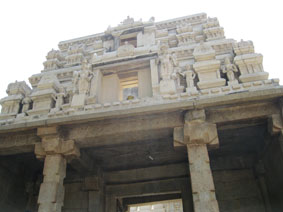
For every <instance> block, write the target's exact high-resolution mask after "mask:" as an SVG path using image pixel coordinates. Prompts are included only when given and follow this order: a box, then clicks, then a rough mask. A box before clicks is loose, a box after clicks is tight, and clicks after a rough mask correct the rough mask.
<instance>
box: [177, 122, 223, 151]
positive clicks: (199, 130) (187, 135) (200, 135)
mask: <svg viewBox="0 0 283 212" xmlns="http://www.w3.org/2000/svg"><path fill="white" fill-rule="evenodd" d="M173 137H174V146H175V147H177V146H183V145H189V144H191V145H194V144H195V145H196V144H207V145H208V146H209V147H210V148H217V147H218V145H219V140H218V133H217V127H216V124H211V123H207V122H195V121H193V122H189V123H185V125H184V127H175V128H174V135H173Z"/></svg>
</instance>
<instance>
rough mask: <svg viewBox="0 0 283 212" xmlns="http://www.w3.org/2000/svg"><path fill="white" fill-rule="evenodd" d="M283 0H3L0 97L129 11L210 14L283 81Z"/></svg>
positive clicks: (161, 16) (162, 15) (162, 16)
mask: <svg viewBox="0 0 283 212" xmlns="http://www.w3.org/2000/svg"><path fill="white" fill-rule="evenodd" d="M282 4H283V1H282V0H269V1H266V0H249V1H248V0H234V1H229V0H226V1H225V0H211V1H209V0H194V1H190V0H168V1H165V0H162V1H159V0H158V1H157V0H139V1H136V0H116V1H114V0H113V1H112V0H102V1H95V0H92V1H91V0H79V1H78V0H77V1H74V0H48V1H42V0H6V1H5V0H1V2H0V29H1V32H0V48H1V51H0V61H1V66H0V67H1V69H0V71H1V77H0V98H2V97H4V96H6V93H5V91H6V88H7V86H8V84H9V83H11V82H14V81H15V80H18V81H22V80H25V81H26V82H28V78H29V77H30V76H31V75H33V74H36V73H39V72H40V71H41V70H42V69H43V65H42V63H43V62H44V61H45V56H46V54H47V52H48V51H50V50H51V49H52V48H55V49H58V47H57V45H58V43H59V42H60V41H63V40H68V39H73V38H76V37H81V36H86V35H90V34H95V33H99V32H103V31H105V30H106V29H107V27H108V25H111V26H116V25H117V24H119V23H120V22H121V21H123V20H124V19H125V18H126V17H127V16H128V15H129V16H131V17H133V18H135V20H139V19H140V18H142V19H143V20H144V21H147V20H148V19H149V18H150V17H152V16H154V17H155V21H163V20H167V19H171V18H177V17H181V16H186V15H192V14H196V13H201V12H205V13H207V15H208V16H209V17H217V18H218V19H219V21H220V25H221V26H222V27H224V30H225V35H226V38H234V39H236V40H240V39H244V40H252V41H253V42H254V45H255V50H256V52H258V53H262V54H263V56H264V60H263V61H264V62H263V65H264V69H265V71H267V72H269V73H270V78H280V79H281V81H283V72H282V70H281V69H282V68H281V66H282V63H281V62H282V61H283V43H282V40H283V30H282V26H283V24H282V22H283V12H282V9H283V6H282Z"/></svg>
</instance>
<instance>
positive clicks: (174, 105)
mask: <svg viewBox="0 0 283 212" xmlns="http://www.w3.org/2000/svg"><path fill="white" fill-rule="evenodd" d="M280 97H283V86H277V87H272V88H267V89H264V90H255V91H247V92H239V93H233V94H230V95H224V96H223V95H218V96H213V97H205V98H204V97H201V96H200V97H196V98H192V99H184V100H182V101H180V100H177V101H176V100H175V101H174V100H171V101H168V102H166V103H158V102H153V104H149V105H145V106H138V105H137V106H132V107H130V108H121V109H114V110H113V108H112V110H111V109H110V108H109V110H104V111H81V112H78V113H76V114H72V115H67V116H62V117H44V118H42V119H35V120H29V121H24V122H20V123H12V124H9V125H4V126H1V127H0V133H7V132H10V131H18V130H26V129H31V128H37V127H42V126H50V125H68V124H75V123H83V122H90V121H96V120H103V119H109V118H111V119H113V118H116V119H117V118H124V117H130V116H137V115H149V114H158V113H168V112H174V111H175V112H178V111H179V112H182V111H184V110H190V109H203V108H204V109H206V108H210V107H216V106H224V105H227V106H228V105H236V104H242V103H252V102H254V101H261V102H264V101H268V100H271V99H276V98H280Z"/></svg>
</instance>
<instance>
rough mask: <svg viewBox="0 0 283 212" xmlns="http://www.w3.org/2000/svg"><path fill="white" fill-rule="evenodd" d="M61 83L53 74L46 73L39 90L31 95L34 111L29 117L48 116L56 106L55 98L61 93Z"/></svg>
mask: <svg viewBox="0 0 283 212" xmlns="http://www.w3.org/2000/svg"><path fill="white" fill-rule="evenodd" d="M59 87H60V83H59V81H58V79H57V76H56V75H55V74H53V73H46V74H44V75H43V76H42V78H41V79H40V81H39V83H38V85H37V88H36V89H34V91H33V93H32V94H31V95H30V97H31V99H32V101H33V108H32V110H30V111H28V114H29V115H44V114H48V113H49V111H50V109H51V108H53V107H54V106H55V101H54V99H55V96H56V93H57V92H58V91H59Z"/></svg>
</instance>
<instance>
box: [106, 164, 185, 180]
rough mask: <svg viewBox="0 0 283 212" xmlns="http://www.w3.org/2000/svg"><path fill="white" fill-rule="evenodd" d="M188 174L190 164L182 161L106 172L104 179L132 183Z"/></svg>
mask: <svg viewBox="0 0 283 212" xmlns="http://www.w3.org/2000/svg"><path fill="white" fill-rule="evenodd" d="M172 170H174V171H172ZM188 174H189V167H188V164H186V163H181V164H170V165H164V166H154V167H149V168H140V169H130V170H123V171H113V172H104V180H105V183H107V184H117V183H132V182H140V181H148V180H159V179H168V178H174V177H184V176H187V175H188Z"/></svg>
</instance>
